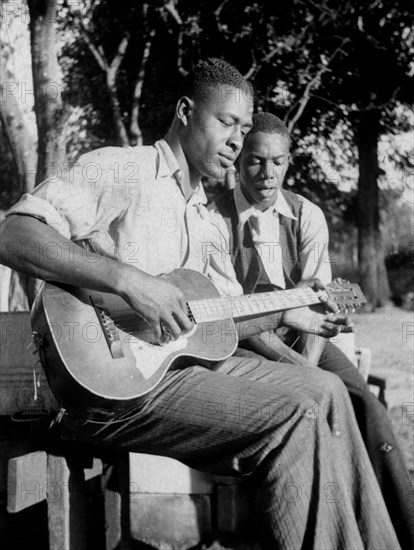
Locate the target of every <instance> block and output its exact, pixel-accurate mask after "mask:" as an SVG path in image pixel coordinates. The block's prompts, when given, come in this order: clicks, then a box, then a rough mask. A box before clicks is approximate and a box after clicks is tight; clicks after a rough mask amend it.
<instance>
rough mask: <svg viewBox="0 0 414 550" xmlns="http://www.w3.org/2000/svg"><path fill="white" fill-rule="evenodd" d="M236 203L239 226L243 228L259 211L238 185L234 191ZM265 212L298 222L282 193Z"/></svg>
mask: <svg viewBox="0 0 414 550" xmlns="http://www.w3.org/2000/svg"><path fill="white" fill-rule="evenodd" d="M234 202H235V204H236V210H237V213H238V216H239V226H240V227H242V226H243V225H244V224H245V223H246V222H247V220H248V219H249V218H250V216H251V215H252V214H253V213H255V214H256V213H257V211H258V209H257V208H254V206H252V205H251V204H250V203H249V202H248V200H247V199H246V197H245V196H244V195H243V192H242V190H241V187H240V184H239V185H236V187H235V189H234ZM265 212H269V213H270V212H273V213H276V214H281V215H282V216H286V217H287V218H292V219H293V220H297V217H296V216H294V214H293V212H292V210H291V209H290V206H289V205H288V203H287V201H286V199H285V197H284V195H283V193H280V192H279V193H278V194H277V197H276V201H275V203H274V205H273V206H271V207H270V208H268V209H267V210H266V211H265Z"/></svg>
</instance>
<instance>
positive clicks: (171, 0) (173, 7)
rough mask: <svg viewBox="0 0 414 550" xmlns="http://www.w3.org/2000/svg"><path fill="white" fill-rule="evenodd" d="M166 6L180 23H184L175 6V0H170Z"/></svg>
mask: <svg viewBox="0 0 414 550" xmlns="http://www.w3.org/2000/svg"><path fill="white" fill-rule="evenodd" d="M164 8H165V9H166V10H167V11H168V13H169V14H170V15H171V17H172V18H173V19H174V20H175V21H176V22H177V24H178V25H182V24H183V20H182V19H181V16H180V14H179V13H178V11H177V9H176V7H175V3H174V0H169V1H168V2H167V3H165V4H164Z"/></svg>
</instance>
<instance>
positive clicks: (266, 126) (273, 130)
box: [249, 113, 290, 141]
mask: <svg viewBox="0 0 414 550" xmlns="http://www.w3.org/2000/svg"><path fill="white" fill-rule="evenodd" d="M257 132H264V133H265V134H279V135H281V136H286V137H287V138H288V139H289V141H290V135H289V130H288V128H287V126H286V124H285V123H284V122H283V120H281V119H280V118H278V117H277V116H276V115H272V113H257V114H256V115H253V126H252V128H251V130H250V132H249V135H252V134H257Z"/></svg>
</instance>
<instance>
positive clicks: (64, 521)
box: [0, 312, 129, 550]
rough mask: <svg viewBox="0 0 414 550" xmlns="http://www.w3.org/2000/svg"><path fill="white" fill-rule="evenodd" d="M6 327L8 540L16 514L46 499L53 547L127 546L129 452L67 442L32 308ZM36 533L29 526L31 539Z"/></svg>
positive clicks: (1, 400)
mask: <svg viewBox="0 0 414 550" xmlns="http://www.w3.org/2000/svg"><path fill="white" fill-rule="evenodd" d="M0 331H1V334H0V337H1V348H0V350H1V351H0V450H1V453H0V457H1V458H0V491H1V498H0V539H1V540H10V541H11V542H10V544H9V545H8V547H9V548H12V546H11V544H12V539H13V538H14V537H15V536H16V537H17V535H19V533H17V532H16V533H11V532H10V528H9V527H10V525H12V526H13V528H14V529H16V530H17V529H18V525H19V523H18V521H15V520H13V516H12V515H14V514H17V515H18V514H20V515H24V511H25V510H27V509H29V508H32V507H33V508H34V507H36V506H37V505H42V503H43V504H46V514H47V538H48V544H49V549H50V550H86V549H87V548H88V547H89V548H90V547H98V548H105V550H114V549H115V548H120V547H121V545H122V544H123V536H124V535H123V534H124V533H128V532H129V529H128V526H127V525H126V523H127V521H128V518H129V515H128V513H127V512H128V509H129V463H128V460H129V454H128V453H113V452H108V451H105V450H103V449H100V448H97V447H93V446H88V445H84V444H79V443H76V442H75V441H69V440H63V439H62V438H61V436H60V433H59V426H58V424H54V427H52V428H50V425H51V423H53V420H54V419H55V418H56V415H57V413H58V411H59V406H58V404H57V402H56V401H55V399H54V397H53V395H52V393H51V391H50V389H49V387H48V384H47V381H46V378H45V375H44V372H43V370H42V367H41V365H40V364H39V362H38V360H37V355H36V354H33V351H34V347H33V346H32V345H31V343H32V332H31V326H30V316H29V313H28V312H27V313H26V312H19V313H0ZM5 488H7V490H6V491H5V490H4V489H5ZM91 503H93V506H89V504H91ZM37 508H39V506H37ZM91 510H96V512H94V513H91ZM40 516H41V514H40V512H39V514H38V517H37V516H36V514H35V515H34V516H33V518H34V521H36V520H38V521H39V522H41V521H42V519H41V517H40ZM25 523H26V522H25ZM21 529H22V530H23V531H24V530H25V525H23V524H22V526H21ZM35 531H36V530H34V531H33V532H32V534H30V526H28V527H27V536H28V537H29V538H28V539H27V540H29V541H32V540H33V536H34V535H35ZM92 539H94V540H95V542H97V541H99V539H100V541H101V543H100V544H98V545H97V546H91V544H89V543H88V542H90V541H91V540H92ZM30 546H31V544H30ZM20 547H22V546H21V545H20V546H19V548H20Z"/></svg>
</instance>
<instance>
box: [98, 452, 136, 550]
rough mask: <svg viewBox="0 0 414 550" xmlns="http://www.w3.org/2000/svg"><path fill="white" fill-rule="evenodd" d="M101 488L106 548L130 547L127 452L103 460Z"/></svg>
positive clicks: (124, 548) (115, 549)
mask: <svg viewBox="0 0 414 550" xmlns="http://www.w3.org/2000/svg"><path fill="white" fill-rule="evenodd" d="M102 485H103V486H102V489H103V493H104V501H105V537H106V550H128V549H129V548H130V536H129V534H130V532H131V528H130V518H129V512H130V504H129V489H130V483H129V454H128V453H123V454H120V455H117V456H116V457H115V459H114V460H111V462H108V461H104V473H103V476H102Z"/></svg>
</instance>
